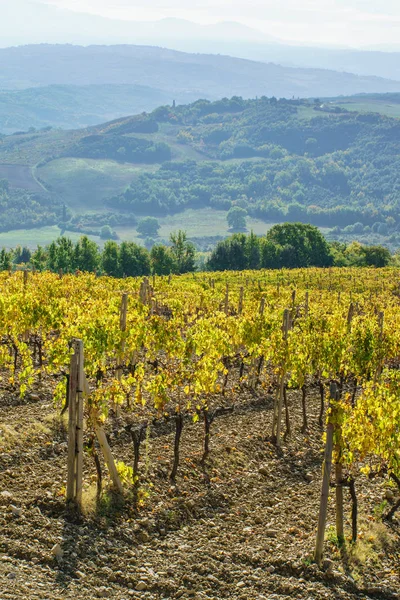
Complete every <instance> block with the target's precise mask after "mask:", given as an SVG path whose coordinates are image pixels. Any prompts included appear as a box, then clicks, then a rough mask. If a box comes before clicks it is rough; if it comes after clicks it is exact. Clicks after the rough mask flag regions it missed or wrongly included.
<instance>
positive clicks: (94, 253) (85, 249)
mask: <svg viewBox="0 0 400 600" xmlns="http://www.w3.org/2000/svg"><path fill="white" fill-rule="evenodd" d="M99 260H100V255H99V249H98V247H97V244H96V242H93V241H92V240H90V239H89V238H88V237H87V236H86V235H84V236H82V237H81V238H80V239H79V241H78V242H77V243H76V245H75V249H74V267H75V268H76V269H79V270H80V271H85V272H92V273H93V272H94V271H96V269H97V267H98V266H99Z"/></svg>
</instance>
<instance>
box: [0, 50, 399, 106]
mask: <svg viewBox="0 0 400 600" xmlns="http://www.w3.org/2000/svg"><path fill="white" fill-rule="evenodd" d="M48 85H75V86H88V85H134V86H144V87H145V88H153V89H154V90H158V91H159V92H162V93H166V94H167V95H168V96H169V97H170V100H171V102H172V100H174V99H175V100H176V101H177V102H179V103H184V102H188V101H191V100H192V99H193V98H194V97H196V98H209V99H216V98H220V97H231V96H234V95H238V96H243V97H244V98H251V97H256V96H262V95H265V96H277V97H286V98H291V97H293V96H294V97H315V96H323V97H328V96H339V95H352V94H357V93H372V92H374V93H383V92H398V91H400V82H399V81H391V80H388V79H383V78H379V77H360V76H357V75H353V74H351V73H339V72H336V71H329V70H323V69H300V68H293V67H283V66H280V65H277V64H273V63H262V62H255V61H250V60H244V59H239V58H233V57H229V56H221V55H211V54H208V55H207V54H188V53H183V52H177V51H174V50H167V49H163V48H157V47H151V46H132V45H131V46H128V45H126V46H123V45H120V46H89V47H82V46H72V45H47V44H42V45H32V46H21V47H16V48H6V49H0V90H1V89H2V90H7V89H8V90H11V89H25V88H32V87H39V86H48ZM147 91H149V90H147ZM88 108H90V107H89V106H88Z"/></svg>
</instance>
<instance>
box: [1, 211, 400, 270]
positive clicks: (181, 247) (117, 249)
mask: <svg viewBox="0 0 400 600" xmlns="http://www.w3.org/2000/svg"><path fill="white" fill-rule="evenodd" d="M391 262H392V263H396V259H395V258H394V257H392V256H391V254H390V252H389V250H387V249H386V248H384V247H383V246H363V245H362V244H359V243H358V242H353V243H351V244H343V243H339V242H330V243H329V242H327V240H326V239H325V238H324V236H323V235H322V234H321V233H320V231H319V230H318V229H317V228H316V227H314V226H312V225H305V224H303V223H283V224H282V225H275V226H274V227H272V228H271V229H270V230H269V231H268V233H267V234H266V235H265V236H261V237H258V236H256V235H255V234H254V233H253V232H251V233H250V234H248V235H246V234H244V233H237V234H234V235H232V236H231V237H229V238H227V239H225V240H223V241H221V242H219V243H218V244H217V245H216V247H215V248H214V250H213V251H212V252H211V254H210V255H209V256H208V258H207V260H206V261H199V255H197V254H196V249H195V246H194V244H193V243H192V242H190V240H189V239H188V238H187V235H186V233H185V232H184V231H178V232H176V233H172V234H171V236H170V245H168V246H167V245H164V244H156V245H154V246H153V247H152V248H151V250H148V249H146V248H144V247H143V246H140V245H138V244H135V243H134V242H122V243H121V244H118V243H117V242H115V241H114V240H108V241H106V242H105V244H104V247H103V249H100V248H99V247H98V245H97V244H96V242H94V241H93V240H90V239H89V238H88V237H87V236H82V237H81V238H80V239H79V240H78V242H76V243H75V244H74V243H73V242H72V241H71V240H70V239H69V238H67V237H64V236H61V237H59V238H58V239H57V240H55V241H54V242H52V243H51V244H49V245H48V246H46V247H42V246H38V247H37V248H36V250H35V251H33V252H31V251H30V250H29V248H26V247H24V248H21V246H17V248H15V249H14V250H6V249H5V248H3V249H2V250H1V251H0V270H3V271H4V270H11V269H13V268H15V266H16V265H25V266H26V267H28V268H33V269H35V270H37V271H44V270H49V271H53V272H56V273H58V272H60V271H62V272H63V273H73V272H75V271H85V272H86V271H87V272H93V273H98V274H105V275H110V276H112V277H124V276H126V277H141V276H145V275H150V274H152V273H153V274H155V275H169V274H172V273H173V274H181V273H187V272H190V271H195V270H196V269H199V268H200V269H201V270H203V269H205V270H209V271H227V270H235V271H238V270H239V271H240V270H244V269H281V268H289V269H290V268H303V267H330V266H359V267H362V266H375V267H384V266H387V265H388V264H390V263H391Z"/></svg>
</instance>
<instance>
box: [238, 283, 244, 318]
mask: <svg viewBox="0 0 400 600" xmlns="http://www.w3.org/2000/svg"><path fill="white" fill-rule="evenodd" d="M243 293H244V288H243V286H241V287H240V292H239V306H238V314H239V315H241V314H242V312H243Z"/></svg>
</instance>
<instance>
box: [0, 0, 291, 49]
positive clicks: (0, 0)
mask: <svg viewBox="0 0 400 600" xmlns="http://www.w3.org/2000/svg"><path fill="white" fill-rule="evenodd" d="M21 15H23V16H24V18H21ZM190 39H198V40H203V41H210V40H221V39H225V40H227V41H228V40H231V41H240V40H253V41H259V42H262V43H264V42H268V41H270V42H271V41H274V42H277V41H279V40H278V39H277V38H275V37H274V36H273V35H266V34H264V33H262V32H261V31H257V30H256V29H253V28H250V27H246V26H245V25H242V24H240V23H236V22H229V21H226V22H220V23H216V24H212V25H201V24H198V23H193V22H191V21H188V20H186V19H176V18H165V19H161V20H159V21H143V22H141V21H131V20H118V19H109V18H105V17H101V16H98V15H93V14H85V13H82V12H74V11H72V10H65V9H61V8H58V7H55V6H51V5H49V4H46V3H43V2H40V1H36V0H14V1H13V2H12V3H10V2H9V1H8V0H0V46H1V47H7V46H15V45H21V44H38V43H71V44H83V45H88V44H95V43H97V44H101V43H103V44H116V43H119V44H135V43H136V44H138V43H146V44H153V45H171V43H172V42H174V41H179V40H190ZM204 51H205V49H204V48H203V52H204Z"/></svg>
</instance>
